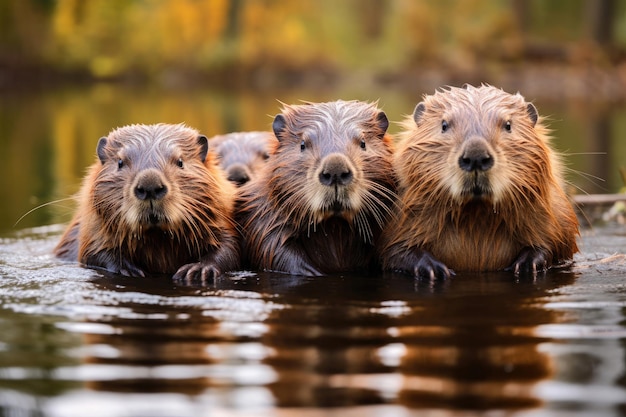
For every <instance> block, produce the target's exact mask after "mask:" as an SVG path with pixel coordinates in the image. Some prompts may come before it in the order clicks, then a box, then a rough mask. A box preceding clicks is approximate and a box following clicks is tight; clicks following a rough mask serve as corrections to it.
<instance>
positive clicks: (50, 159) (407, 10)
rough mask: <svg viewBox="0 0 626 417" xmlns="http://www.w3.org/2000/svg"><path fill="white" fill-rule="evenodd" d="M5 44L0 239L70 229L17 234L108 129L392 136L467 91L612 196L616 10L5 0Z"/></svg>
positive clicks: (595, 4)
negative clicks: (353, 112)
mask: <svg viewBox="0 0 626 417" xmlns="http://www.w3.org/2000/svg"><path fill="white" fill-rule="evenodd" d="M0 33H1V37H0V98H1V101H0V162H1V163H0V187H2V190H3V192H2V196H3V197H2V198H3V204H2V205H0V233H2V232H7V231H9V230H14V229H15V228H23V227H29V226H36V225H43V224H49V223H57V222H65V221H68V220H69V218H70V216H71V213H72V210H73V205H72V204H71V203H70V202H69V201H64V202H60V203H57V204H53V205H51V206H47V207H43V208H40V209H38V210H36V211H34V212H33V213H32V214H29V215H28V216H26V217H25V218H24V219H23V220H21V221H20V222H19V223H18V224H17V225H15V222H16V221H17V220H18V219H19V218H20V217H21V216H22V215H23V214H25V213H27V212H28V211H29V210H30V209H32V208H34V207H36V206H38V205H40V204H45V203H48V202H50V201H55V200H58V199H64V198H67V197H68V196H70V195H71V194H72V193H74V192H75V191H76V190H77V188H78V186H79V184H80V179H81V178H82V175H83V173H84V172H85V169H86V167H87V166H88V165H89V164H90V163H92V162H93V161H94V158H95V156H94V155H95V145H96V142H97V140H98V138H99V137H101V136H103V135H106V134H107V133H108V132H109V131H110V130H111V129H113V128H115V127H118V126H121V125H125V124H128V123H156V122H168V123H178V122H185V123H187V124H189V125H190V126H192V127H195V128H197V129H198V130H200V131H201V132H203V133H204V134H206V135H209V136H210V135H216V134H220V133H226V132H230V131H237V130H268V129H269V128H270V125H271V121H272V117H273V115H274V114H276V113H277V112H279V110H280V101H282V102H286V103H293V102H297V101H299V100H310V101H327V100H336V99H360V100H367V101H375V100H378V103H379V105H380V106H381V107H382V108H383V109H384V110H385V111H386V112H387V115H388V117H389V119H390V120H392V121H395V122H397V121H400V120H401V119H402V118H403V117H404V115H406V114H409V113H411V112H412V110H413V107H414V106H415V104H416V103H417V102H419V101H420V100H421V97H422V95H423V94H431V93H433V92H434V91H435V89H436V88H437V87H440V86H444V85H456V86H460V85H463V84H464V83H472V84H480V83H483V82H485V83H490V84H493V85H495V86H497V87H501V88H503V89H505V90H507V91H509V92H516V91H519V92H521V93H522V94H523V95H524V96H525V97H526V98H527V99H528V100H529V101H533V102H534V103H535V104H536V105H537V107H538V108H539V111H540V113H541V114H542V115H544V116H548V117H549V120H550V122H549V124H550V126H551V127H552V128H553V129H554V136H555V146H556V147H557V149H558V150H559V151H561V152H563V153H564V154H565V155H566V158H565V159H566V162H567V165H568V167H569V168H570V171H569V173H568V180H569V181H570V182H571V189H570V192H572V193H610V192H611V193H612V192H618V191H619V190H620V189H621V187H623V185H624V183H623V178H622V175H621V174H620V169H622V168H623V167H624V166H626V140H625V139H624V138H623V136H624V135H625V134H626V113H625V111H624V110H625V108H624V102H625V99H626V65H625V63H626V54H625V52H626V3H624V2H619V1H617V0H595V1H594V0H551V1H540V0H534V1H530V0H529V1H524V0H491V1H489V0H464V1H460V0H458V1H455V0H441V1H434V0H433V1H418V0H389V1H386V0H344V1H341V2H338V1H335V0H301V1H297V2H291V1H278V0H151V1H146V0H89V1H84V0H20V1H10V0H2V1H0ZM397 131H398V126H397V124H393V123H392V126H391V127H390V132H391V133H392V134H393V133H395V132H397Z"/></svg>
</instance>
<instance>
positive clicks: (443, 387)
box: [0, 86, 626, 417]
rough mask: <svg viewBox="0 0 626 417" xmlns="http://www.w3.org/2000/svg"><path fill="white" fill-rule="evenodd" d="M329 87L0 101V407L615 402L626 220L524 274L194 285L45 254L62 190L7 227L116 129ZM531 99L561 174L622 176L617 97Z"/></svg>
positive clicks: (358, 407)
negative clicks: (593, 106) (599, 102)
mask: <svg viewBox="0 0 626 417" xmlns="http://www.w3.org/2000/svg"><path fill="white" fill-rule="evenodd" d="M332 95H333V94H332V92H327V91H318V92H315V93H309V94H307V93H303V92H288V93H284V94H283V93H281V94H272V95H269V94H268V95H255V96H247V95H245V94H240V95H236V96H232V95H225V94H220V93H215V92H191V91H187V92H162V91H132V90H130V89H121V90H117V89H116V88H113V87H111V86H97V87H94V88H92V89H87V90H76V91H67V90H63V91H53V92H29V93H20V94H17V93H16V94H15V95H14V96H10V97H8V98H9V99H8V100H6V101H5V100H3V102H2V103H1V105H2V109H1V110H2V112H0V132H1V133H2V137H1V138H0V140H1V146H2V152H0V158H2V161H3V164H0V165H1V166H0V178H2V181H3V183H2V187H3V191H5V192H4V193H3V198H4V201H3V204H2V207H1V208H0V210H2V211H1V212H0V214H1V216H0V219H1V227H0V236H2V237H1V238H0V410H1V411H0V415H6V416H70V417H71V416H85V415H89V416H120V417H122V416H124V417H126V416H164V417H165V416H167V417H170V416H171V417H174V416H177V417H179V416H209V415H211V416H214V415H218V416H327V415H331V416H366V417H367V416H392V417H394V416H402V417H404V416H409V415H420V416H422V415H427V416H428V415H433V416H472V415H485V414H487V415H507V416H511V415H512V416H588V415H593V416H619V415H626V257H625V256H624V255H623V254H624V253H625V252H626V226H624V225H621V224H618V223H616V222H609V223H606V224H604V223H602V224H595V225H594V226H593V227H590V226H589V225H588V224H586V223H584V222H583V223H584V227H583V228H582V231H581V239H580V244H581V253H580V254H578V255H577V257H576V263H575V265H574V266H573V267H572V268H571V269H570V270H567V271H551V272H549V273H548V274H546V275H545V276H540V277H537V278H536V279H530V278H528V279H515V278H514V277H513V276H512V275H511V274H508V273H488V274H458V275H456V276H455V277H453V278H451V279H448V280H445V281H436V282H429V281H414V280H412V279H409V278H407V277H405V276H402V275H396V274H385V275H380V276H373V277H362V276H351V275H346V276H329V277H323V278H306V277H296V276H288V275H279V274H262V273H252V272H245V271H242V272H238V273H234V274H230V275H229V276H227V277H225V278H223V279H220V280H218V281H217V282H215V283H214V285H211V286H209V287H203V288H195V287H180V286H176V285H174V284H173V283H172V282H171V281H170V280H169V278H168V277H148V278H144V279H136V278H133V279H131V278H124V277H119V276H112V275H108V274H103V273H102V272H99V271H94V270H90V269H85V268H81V267H80V266H78V265H77V264H74V263H64V262H61V261H59V260H57V259H55V258H54V257H53V256H52V255H51V251H52V248H53V247H54V245H55V244H56V242H57V241H58V239H59V236H60V233H61V232H62V230H63V227H64V225H63V223H64V222H66V221H67V220H69V216H70V215H71V213H72V209H73V207H72V205H71V204H70V203H69V202H67V201H62V202H59V203H57V204H53V205H50V206H45V207H42V208H40V209H38V210H35V211H34V212H33V213H31V214H29V215H27V216H26V217H24V219H23V220H21V221H20V222H19V223H18V224H17V225H14V224H15V222H16V221H17V219H18V218H19V217H20V216H21V215H22V214H24V213H26V212H27V211H28V210H29V209H31V208H33V207H35V206H37V205H39V204H43V203H46V202H48V201H53V200H57V199H63V198H65V197H67V196H69V195H70V194H71V193H72V192H74V191H75V190H76V187H77V185H78V183H79V181H80V177H81V176H82V173H83V172H84V170H85V167H86V166H87V165H88V164H89V163H91V161H93V159H94V149H95V144H96V142H97V139H98V138H99V137H100V136H102V135H105V134H106V133H107V132H108V131H109V130H110V129H112V128H113V127H116V126H119V125H123V124H127V123H133V122H143V123H154V122H158V121H164V122H180V121H185V122H187V123H188V124H189V125H191V126H194V127H197V128H198V129H199V130H201V131H203V133H206V134H207V135H212V134H217V133H222V132H225V131H233V130H259V129H267V128H268V127H269V125H270V123H271V120H272V119H271V115H273V114H275V113H276V112H277V111H278V109H279V107H280V104H279V103H278V102H277V101H276V99H280V100H282V101H285V102H295V101H296V100H298V99H306V100H314V101H320V100H329V99H332V98H333V97H331V96H332ZM419 96H420V95H419V94H400V93H396V94H394V95H388V96H387V95H385V94H384V92H381V94H380V96H376V97H363V96H361V95H360V93H359V92H345V93H343V94H342V95H341V96H340V97H341V98H360V99H376V98H380V104H381V106H382V107H383V108H384V109H385V110H386V111H387V113H388V115H389V118H390V119H391V120H399V119H400V117H401V116H400V115H402V114H406V113H410V111H411V109H412V107H413V106H414V104H415V102H416V101H417V100H418V99H419ZM5 97H7V96H5ZM334 98H339V97H336V96H335V97H334ZM536 104H537V105H538V107H539V109H540V111H541V112H542V113H543V114H551V115H552V116H551V118H552V120H553V122H552V126H553V127H554V128H555V136H556V137H557V140H556V143H557V146H558V147H559V149H560V150H562V151H564V152H567V153H569V154H570V157H568V159H567V160H568V163H570V167H571V168H572V169H573V170H575V171H582V172H585V173H587V174H591V175H593V176H595V177H598V178H596V179H592V180H589V179H588V177H585V176H581V175H576V174H574V175H573V177H572V178H570V179H571V180H572V182H573V183H574V184H576V186H577V187H579V188H583V189H584V190H586V191H590V192H608V191H611V192H613V191H617V189H618V188H619V186H620V181H619V175H618V174H616V172H615V171H617V167H619V166H620V163H622V164H623V161H624V160H626V158H625V157H624V156H625V155H626V151H624V149H625V146H626V145H625V144H624V141H623V140H621V139H619V137H620V136H619V132H621V129H622V125H624V126H626V124H625V123H626V121H624V120H622V119H623V118H624V117H623V116H622V113H623V111H618V110H615V109H610V111H608V113H602V112H601V111H600V110H594V111H593V112H591V111H587V112H584V111H582V110H581V109H580V108H579V107H578V104H575V103H574V104H572V103H568V104H562V103H549V102H546V103H536ZM544 109H545V110H544ZM587 110H589V109H588V108H587ZM583 113H584V114H587V113H593V114H596V115H597V117H596V116H594V117H593V118H586V119H585V118H583V117H581V116H580V115H581V114H583ZM392 129H395V130H397V126H395V127H394V126H392ZM607 129H608V130H607ZM594 132H595V133H597V132H608V133H610V135H608V136H600V137H597V136H593V135H592V133H594ZM581 154H583V155H581ZM601 179H604V180H605V181H601Z"/></svg>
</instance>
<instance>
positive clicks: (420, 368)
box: [66, 273, 575, 410]
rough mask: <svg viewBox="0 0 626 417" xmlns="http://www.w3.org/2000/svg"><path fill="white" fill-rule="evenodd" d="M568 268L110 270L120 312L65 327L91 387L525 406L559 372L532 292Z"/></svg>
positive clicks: (257, 397) (105, 282) (230, 397)
mask: <svg viewBox="0 0 626 417" xmlns="http://www.w3.org/2000/svg"><path fill="white" fill-rule="evenodd" d="M574 279H575V277H574V275H573V274H571V273H555V274H550V275H549V276H548V277H546V278H543V279H540V280H538V281H536V282H532V281H528V282H525V281H522V282H515V281H514V280H513V279H512V277H511V276H510V275H509V274H488V275H475V276H469V275H467V276H465V275H463V276H461V275H459V276H457V277H455V278H454V279H452V280H449V281H447V282H441V283H438V284H437V285H435V286H430V285H427V284H426V283H421V284H420V285H417V286H416V285H415V284H414V283H413V282H412V281H411V280H409V279H407V278H406V277H404V276H395V275H393V274H392V275H388V276H385V277H384V278H382V277H378V278H363V277H358V276H337V277H326V278H322V279H320V278H305V277H292V276H283V275H271V274H261V275H258V276H257V275H250V276H243V277H241V276H235V277H234V279H232V280H224V281H222V282H220V283H218V284H217V285H216V288H213V289H210V290H190V289H173V288H171V286H170V285H169V284H168V282H167V280H163V281H159V284H157V285H154V283H152V282H147V281H146V280H139V281H137V280H135V281H131V280H128V279H122V278H111V277H107V278H102V279H97V280H95V281H93V282H94V283H95V284H96V287H97V289H98V290H99V291H102V292H103V293H106V294H108V295H107V296H108V297H111V296H113V297H114V299H110V300H108V301H109V302H111V301H115V306H116V308H117V309H119V311H120V314H119V315H116V316H113V317H101V318H100V319H99V320H97V321H96V322H95V323H94V322H92V324H96V325H104V324H106V327H104V328H100V330H97V329H98V328H97V327H96V328H94V329H95V330H97V331H93V330H91V331H90V330H89V327H88V326H87V327H81V326H84V324H82V323H75V324H74V325H68V326H67V327H66V329H67V330H70V331H76V332H80V333H83V334H84V342H83V343H84V345H85V348H84V350H83V351H82V353H83V354H84V355H85V357H84V362H85V364H84V365H83V366H82V368H83V370H84V371H85V372H87V373H88V374H91V375H93V377H92V378H90V379H88V380H87V381H86V382H87V387H88V388H89V389H91V390H96V391H104V392H119V393H124V392H128V393H131V392H132V393H141V392H143V393H153V392H169V393H173V392H175V393H182V394H185V395H190V396H198V395H208V394H210V395H211V396H212V397H214V400H215V401H217V403H218V404H219V405H221V406H223V407H234V408H236V409H255V408H260V409H263V408H265V407H270V406H272V405H275V406H279V407H298V408H300V407H320V406H321V407H349V406H357V405H368V404H396V405H403V406H407V407H409V408H436V409H438V408H443V409H459V410H463V409H466V410H467V409H476V410H486V409H493V408H495V409H519V408H528V407H538V406H540V405H541V400H540V399H539V398H537V397H536V396H535V395H534V391H533V387H534V385H535V384H536V383H537V382H539V381H542V380H545V379H548V378H550V377H551V376H552V374H553V369H552V364H551V360H550V358H549V356H548V355H546V354H545V353H543V352H541V351H540V350H539V349H538V346H539V344H540V343H541V342H542V339H541V338H537V337H536V336H534V334H533V331H534V330H533V329H534V327H535V326H537V325H539V324H542V323H554V322H558V320H559V318H558V313H555V312H554V311H549V310H545V309H543V308H542V305H541V303H538V300H541V299H542V298H543V297H546V296H547V294H548V293H549V292H550V291H551V290H553V289H555V288H558V287H560V286H562V285H569V284H571V283H572V282H573V281H574ZM422 285H424V287H422ZM194 291H195V292H194ZM185 293H188V294H185ZM73 326H74V328H72V327H73ZM87 364H88V365H87ZM242 390H243V391H242ZM244 394H245V395H244Z"/></svg>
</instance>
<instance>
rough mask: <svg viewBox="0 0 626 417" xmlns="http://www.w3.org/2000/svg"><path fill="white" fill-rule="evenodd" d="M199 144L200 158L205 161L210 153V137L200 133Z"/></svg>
mask: <svg viewBox="0 0 626 417" xmlns="http://www.w3.org/2000/svg"><path fill="white" fill-rule="evenodd" d="M198 146H200V160H201V161H202V162H204V161H205V160H206V155H207V153H209V139H207V137H206V136H204V135H198Z"/></svg>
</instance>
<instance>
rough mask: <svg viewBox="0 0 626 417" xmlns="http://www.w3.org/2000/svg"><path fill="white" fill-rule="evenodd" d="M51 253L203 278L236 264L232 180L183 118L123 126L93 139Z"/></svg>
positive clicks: (132, 272) (137, 271)
mask: <svg viewBox="0 0 626 417" xmlns="http://www.w3.org/2000/svg"><path fill="white" fill-rule="evenodd" d="M97 155H98V159H99V160H98V161H97V162H95V163H94V164H93V165H92V166H91V168H90V170H89V173H88V175H87V176H86V178H85V179H84V181H83V185H82V188H81V191H80V192H79V195H78V200H79V201H78V203H79V207H78V210H77V212H76V213H75V215H74V218H73V220H72V222H71V224H70V226H69V227H68V229H67V230H66V232H65V234H64V235H63V236H62V238H61V241H60V242H59V244H58V245H57V247H56V248H55V253H56V255H57V256H58V257H60V258H63V259H67V260H73V261H76V260H78V261H79V262H81V263H83V264H85V265H87V266H91V267H100V268H104V269H106V270H109V271H111V272H114V273H119V274H122V275H129V276H144V275H145V274H148V273H166V274H174V273H175V275H174V278H175V279H184V280H194V279H198V278H199V279H201V280H206V279H208V278H212V277H215V276H217V275H218V274H220V273H222V272H225V271H228V270H232V269H236V268H238V267H239V247H238V238H237V237H238V236H237V233H236V229H235V226H234V223H233V221H232V212H233V207H234V199H235V187H234V185H233V184H231V183H230V182H229V181H227V180H226V177H225V175H224V172H223V171H222V170H221V169H220V168H219V167H218V166H217V164H216V163H215V161H214V159H213V158H212V157H211V154H210V153H208V140H207V138H206V137H205V136H203V135H200V134H199V133H198V132H197V131H195V130H194V129H191V128H189V127H186V126H184V125H181V124H178V125H169V124H156V125H130V126H125V127H122V128H118V129H116V130H113V131H112V132H111V133H109V135H108V136H107V137H103V138H101V139H100V141H99V142H98V146H97Z"/></svg>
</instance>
